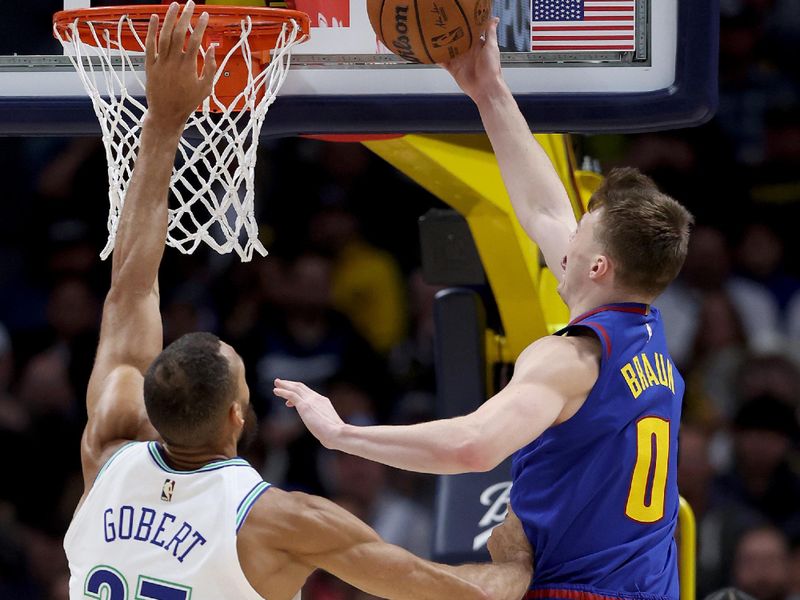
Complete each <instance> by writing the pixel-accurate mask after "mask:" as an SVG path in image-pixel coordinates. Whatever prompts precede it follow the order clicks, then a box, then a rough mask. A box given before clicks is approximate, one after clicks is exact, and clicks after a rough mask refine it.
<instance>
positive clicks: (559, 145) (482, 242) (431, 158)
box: [365, 134, 601, 362]
mask: <svg viewBox="0 0 800 600" xmlns="http://www.w3.org/2000/svg"><path fill="white" fill-rule="evenodd" d="M536 138H537V140H538V141H539V143H540V144H541V145H542V146H543V147H544V149H545V150H546V151H547V153H548V155H549V156H550V159H551V160H552V162H553V166H554V167H555V169H556V171H557V172H558V174H559V175H560V177H561V180H562V181H563V182H564V185H565V187H566V189H567V192H568V194H569V197H570V200H571V201H572V206H573V209H574V210H575V214H576V215H578V216H580V215H581V214H583V212H584V211H585V206H586V203H587V202H588V199H589V196H590V195H591V193H592V192H593V191H594V189H596V187H597V185H599V183H600V181H601V178H600V176H599V175H596V174H594V173H585V172H577V171H576V167H575V157H574V155H573V152H572V147H571V144H570V140H569V137H568V136H566V135H559V134H548V135H536ZM365 145H366V146H367V148H369V149H370V150H372V151H373V152H374V153H375V154H377V155H379V156H380V157H382V158H383V159H385V160H386V161H387V162H389V163H390V164H392V165H393V166H394V167H396V168H397V169H398V170H400V171H402V172H403V173H405V174H406V175H408V176H409V177H410V178H411V179H413V180H414V181H416V182H417V183H418V184H419V185H421V186H422V187H424V188H425V189H427V190H428V191H430V192H431V193H432V194H434V195H435V196H437V197H438V198H440V199H441V200H443V201H444V202H446V203H447V204H449V205H450V206H452V207H453V208H454V209H456V210H457V211H458V212H459V213H461V214H462V215H463V216H464V217H465V218H466V220H467V223H468V224H469V227H470V230H471V232H472V236H473V238H474V240H475V244H476V246H477V248H478V253H479V254H480V257H481V261H482V262H483V266H484V269H485V271H486V276H487V278H488V280H489V284H490V285H491V287H492V291H493V292H494V297H495V300H496V301H497V306H498V309H499V311H500V317H501V319H502V321H503V326H504V329H505V340H504V343H503V344H502V348H503V352H502V356H497V352H495V351H493V350H494V348H496V347H494V348H490V354H489V357H488V358H489V360H490V361H497V360H503V361H504V362H511V361H513V360H515V359H516V358H517V356H519V354H520V352H522V350H524V349H525V347H526V346H528V345H529V344H530V343H531V342H532V341H534V340H535V339H537V338H540V337H542V336H545V335H548V334H549V333H552V332H553V331H555V330H556V329H558V328H559V327H560V326H562V325H564V324H565V323H566V322H567V320H568V317H569V314H568V311H567V309H566V307H565V306H564V304H563V303H562V301H561V299H560V298H559V297H558V295H557V293H556V280H555V277H554V276H553V275H552V273H550V272H549V271H548V270H547V268H545V267H544V266H543V264H542V263H541V262H540V259H539V249H538V248H537V246H536V245H535V244H534V243H533V242H532V241H531V240H530V239H529V238H528V236H527V235H526V233H525V232H524V231H523V230H522V227H521V226H520V225H519V222H518V221H517V218H516V216H515V215H514V211H513V208H512V206H511V202H510V200H509V199H508V194H507V193H506V190H505V186H504V185H503V180H502V178H501V175H500V169H499V167H498V165H497V161H496V159H495V157H494V153H493V152H492V147H491V145H490V143H489V140H488V138H487V137H486V136H485V135H482V134H481V135H464V134H459V135H425V136H422V135H408V136H405V137H402V138H397V139H391V140H381V141H374V142H365Z"/></svg>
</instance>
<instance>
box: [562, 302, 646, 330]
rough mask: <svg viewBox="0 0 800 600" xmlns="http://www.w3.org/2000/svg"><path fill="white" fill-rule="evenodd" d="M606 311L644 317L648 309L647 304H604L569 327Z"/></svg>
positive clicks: (578, 318)
mask: <svg viewBox="0 0 800 600" xmlns="http://www.w3.org/2000/svg"><path fill="white" fill-rule="evenodd" d="M607 310H613V311H615V312H626V313H635V314H637V315H646V314H647V313H648V312H649V310H650V307H649V306H648V305H647V304H634V305H630V304H606V305H605V306H598V307H597V308H595V309H592V310H590V311H589V312H587V313H583V314H582V315H581V316H579V317H576V318H574V319H573V320H572V321H570V323H569V324H570V325H575V324H577V323H579V322H581V321H583V320H584V319H588V318H589V317H591V316H592V315H596V314H597V313H600V312H605V311H607Z"/></svg>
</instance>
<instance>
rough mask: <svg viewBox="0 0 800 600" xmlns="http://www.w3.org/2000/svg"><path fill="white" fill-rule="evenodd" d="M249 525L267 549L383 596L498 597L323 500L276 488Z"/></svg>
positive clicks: (420, 599) (405, 599) (399, 599)
mask: <svg viewBox="0 0 800 600" xmlns="http://www.w3.org/2000/svg"><path fill="white" fill-rule="evenodd" d="M245 526H246V527H248V528H250V527H252V528H255V529H253V530H250V531H249V532H248V535H256V536H258V538H259V540H260V543H261V544H262V547H263V548H264V549H272V550H279V551H282V552H285V553H287V554H289V555H291V556H293V557H294V558H295V559H296V560H298V561H300V562H302V563H304V564H307V565H309V566H310V567H315V568H320V569H324V570H325V571H328V572H330V573H332V574H333V575H335V576H337V577H339V578H340V579H342V580H343V581H346V582H347V583H350V584H351V585H354V586H356V587H358V588H359V589H362V590H364V591H365V592H367V593H370V594H374V595H376V596H379V597H381V598H391V599H396V600H435V599H445V598H446V599H451V598H459V599H472V598H474V599H476V600H489V599H490V598H491V600H494V598H492V597H491V596H489V595H488V594H487V593H486V592H485V591H484V590H483V589H482V588H481V587H479V586H478V585H476V584H475V583H471V582H469V581H467V580H466V579H465V578H464V577H462V576H461V575H459V574H458V573H456V572H454V570H453V569H451V568H448V567H445V566H444V565H438V564H436V563H431V562H428V561H425V560H423V559H421V558H417V557H416V556H414V555H413V554H411V553H409V552H407V551H406V550H403V549H402V548H399V547H397V546H393V545H391V544H387V543H386V542H384V541H383V540H381V538H380V537H379V536H378V534H377V533H375V531H374V530H372V529H371V528H370V527H369V526H367V525H366V524H365V523H363V522H362V521H360V520H359V519H357V518H356V517H355V516H353V515H352V514H350V513H349V512H347V511H346V510H344V509H343V508H341V507H339V506H337V505H336V504H334V503H333V502H330V501H328V500H325V499H324V498H319V497H316V496H309V495H306V494H300V493H287V492H282V491H280V490H273V489H271V490H269V492H268V493H266V494H264V495H263V496H262V498H261V499H259V502H257V503H256V506H254V508H253V510H252V511H251V514H250V515H249V516H248V517H247V521H246V523H245ZM503 600H505V599H503Z"/></svg>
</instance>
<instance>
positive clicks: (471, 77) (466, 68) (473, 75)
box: [442, 17, 503, 102]
mask: <svg viewBox="0 0 800 600" xmlns="http://www.w3.org/2000/svg"><path fill="white" fill-rule="evenodd" d="M498 23H499V19H498V18H497V17H493V18H492V19H490V20H489V23H488V25H487V27H486V31H485V32H484V34H483V36H482V38H481V39H480V40H478V41H477V42H476V43H474V44H473V45H472V48H470V49H469V52H467V53H466V54H462V55H461V56H458V57H456V58H454V59H453V60H451V61H450V62H448V63H446V64H444V65H442V66H443V67H444V68H445V69H446V70H447V72H448V73H450V75H452V76H453V79H455V80H456V83H457V84H458V86H459V87H460V88H461V89H462V90H463V91H464V93H465V94H467V95H468V96H469V97H470V98H472V99H473V100H474V101H475V102H478V100H479V99H480V98H481V97H482V96H483V95H484V94H488V93H491V91H492V89H493V88H494V86H496V85H498V84H500V83H502V81H503V74H502V71H501V70H500V48H499V46H498V45H497V24H498Z"/></svg>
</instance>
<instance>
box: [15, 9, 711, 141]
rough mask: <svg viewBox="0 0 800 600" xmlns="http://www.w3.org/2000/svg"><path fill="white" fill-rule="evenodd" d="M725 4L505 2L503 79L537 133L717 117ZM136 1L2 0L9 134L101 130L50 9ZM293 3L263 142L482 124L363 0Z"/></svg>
mask: <svg viewBox="0 0 800 600" xmlns="http://www.w3.org/2000/svg"><path fill="white" fill-rule="evenodd" d="M716 1H717V0H657V1H656V0H523V1H522V2H520V1H519V0H495V3H494V12H495V14H496V15H497V16H498V17H499V18H500V27H499V38H500V43H501V46H502V50H503V65H504V74H505V77H506V79H507V81H508V82H509V85H510V86H511V88H512V90H513V92H514V94H515V96H516V97H517V100H518V101H519V103H520V106H521V107H522V109H523V112H524V113H525V115H526V117H527V119H528V121H529V123H530V125H531V129H532V130H534V131H571V132H587V133H588V132H601V131H618V132H633V131H643V130H653V129H663V128H672V127H682V126H689V125H694V124H698V123H700V122H703V121H704V120H706V119H708V118H709V117H710V116H711V114H712V113H713V110H714V107H715V105H716V66H717V65H716V56H717V21H718V10H717V6H716ZM131 3H134V4H135V3H137V2H135V1H134V2H130V1H128V2H114V1H110V0H102V1H99V2H98V1H97V0H91V1H90V0H64V1H63V3H61V2H52V1H48V0H38V1H37V2H24V3H23V2H16V3H15V2H12V3H7V2H3V3H2V4H0V28H2V29H3V31H2V32H0V133H3V134H6V135H13V134H19V135H31V134H81V133H95V132H97V131H98V127H97V124H96V122H95V117H94V114H93V112H92V109H91V105H90V103H89V101H88V99H86V98H85V92H84V91H83V88H82V86H81V84H80V81H79V79H78V77H77V75H76V74H75V73H74V72H73V68H72V66H71V64H70V63H69V60H68V59H67V58H66V57H64V56H63V51H62V49H61V46H60V45H59V44H58V42H57V41H55V40H54V39H53V37H52V32H51V23H52V14H53V13H54V12H56V11H57V10H60V9H62V8H83V7H88V6H91V5H103V6H108V5H112V4H131ZM138 3H139V4H147V3H148V2H138ZM288 3H289V4H294V5H295V6H294V7H295V8H297V9H299V10H303V11H304V12H307V13H309V15H310V17H311V20H312V34H311V39H310V40H309V41H308V42H307V43H305V44H303V45H302V46H300V47H299V48H298V49H297V51H296V52H295V55H294V59H293V62H292V69H291V71H290V73H289V76H288V77H287V80H286V83H285V85H284V87H283V89H282V91H281V93H280V96H279V98H278V101H277V102H276V103H275V104H274V105H273V107H272V108H271V109H270V110H271V113H270V115H269V117H268V120H267V123H266V125H265V128H264V130H265V131H264V135H266V136H276V135H291V134H298V133H366V132H371V133H377V132H397V133H405V132H457V131H478V130H480V129H481V127H480V120H479V119H478V115H477V112H476V111H475V109H474V107H473V106H472V104H471V103H470V101H469V100H468V99H467V98H465V97H464V96H463V95H462V94H460V92H459V90H458V89H457V87H456V86H455V84H454V83H453V81H452V80H451V78H450V77H449V75H448V74H447V73H446V72H445V71H443V70H442V69H441V68H439V67H436V66H427V65H415V64H410V63H407V62H405V61H403V60H402V59H400V58H398V57H396V56H394V55H392V54H390V53H388V52H387V51H386V49H385V48H383V47H382V45H381V44H380V43H379V42H378V41H377V39H376V37H375V34H374V32H373V31H372V28H371V27H370V24H369V21H368V18H367V13H366V3H365V0H289V2H288ZM271 4H273V5H277V6H280V5H282V4H286V2H272V3H271ZM137 91H138V93H142V90H137Z"/></svg>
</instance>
